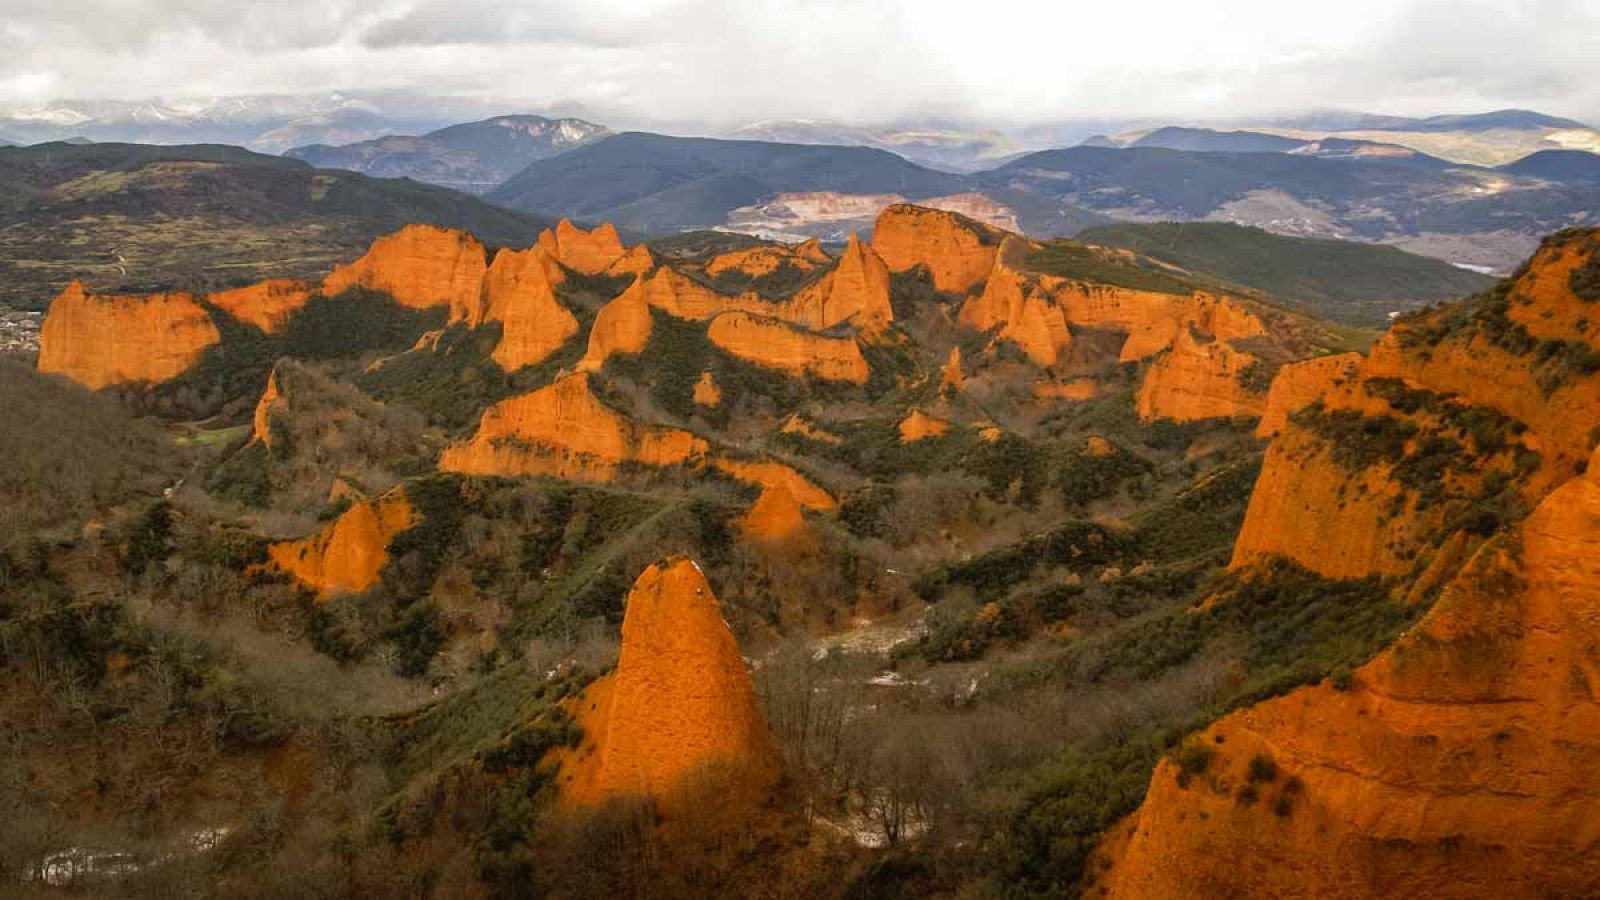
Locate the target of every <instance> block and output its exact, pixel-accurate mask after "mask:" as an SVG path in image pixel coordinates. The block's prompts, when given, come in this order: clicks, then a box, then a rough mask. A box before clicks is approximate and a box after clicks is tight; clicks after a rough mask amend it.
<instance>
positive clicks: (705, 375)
mask: <svg viewBox="0 0 1600 900" xmlns="http://www.w3.org/2000/svg"><path fill="white" fill-rule="evenodd" d="M694 402H695V404H696V405H698V406H709V407H715V406H717V404H719V403H721V402H722V389H721V388H719V387H717V380H716V379H715V378H713V377H711V373H710V372H701V373H700V380H699V381H696V382H695V383H694Z"/></svg>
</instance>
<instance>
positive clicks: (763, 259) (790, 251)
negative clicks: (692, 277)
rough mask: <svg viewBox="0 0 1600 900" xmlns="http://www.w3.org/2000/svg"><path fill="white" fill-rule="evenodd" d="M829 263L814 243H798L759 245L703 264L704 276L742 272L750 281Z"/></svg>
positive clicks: (816, 243)
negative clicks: (780, 271) (786, 268)
mask: <svg viewBox="0 0 1600 900" xmlns="http://www.w3.org/2000/svg"><path fill="white" fill-rule="evenodd" d="M829 262H831V260H830V259H829V258H828V254H827V253H825V252H823V249H822V245H821V244H820V243H818V242H817V241H816V240H809V241H806V242H804V243H801V244H794V245H789V244H762V245H760V246H757V247H748V248H746V249H744V250H731V251H729V252H727V253H721V254H718V255H717V256H715V257H712V259H711V261H710V262H708V263H706V274H707V275H710V276H711V277H713V278H715V277H716V276H718V275H721V274H722V273H723V272H730V271H732V272H742V273H744V274H745V275H748V276H750V277H751V278H760V277H761V276H763V275H771V274H772V273H773V272H776V271H778V269H780V268H782V267H783V266H786V265H788V266H793V267H794V268H797V269H800V270H802V271H808V272H809V271H812V270H815V269H817V268H820V267H822V266H825V265H827V264H828V263H829Z"/></svg>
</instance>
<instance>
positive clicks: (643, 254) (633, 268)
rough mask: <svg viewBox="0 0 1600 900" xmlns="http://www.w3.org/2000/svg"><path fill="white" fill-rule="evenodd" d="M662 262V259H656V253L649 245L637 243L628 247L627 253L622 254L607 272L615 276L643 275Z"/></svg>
mask: <svg viewBox="0 0 1600 900" xmlns="http://www.w3.org/2000/svg"><path fill="white" fill-rule="evenodd" d="M660 264H661V263H660V261H659V260H657V259H656V255H655V253H653V252H652V251H651V250H650V248H649V247H646V246H645V245H643V244H635V245H634V246H632V247H629V248H628V252H627V253H624V254H622V258H621V259H618V260H617V261H616V262H614V263H612V264H611V266H610V268H608V269H606V274H607V275H613V276H618V275H643V274H645V273H647V272H649V271H650V270H652V269H654V268H655V267H656V266H658V265H660Z"/></svg>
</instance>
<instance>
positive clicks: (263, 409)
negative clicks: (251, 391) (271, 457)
mask: <svg viewBox="0 0 1600 900" xmlns="http://www.w3.org/2000/svg"><path fill="white" fill-rule="evenodd" d="M287 406H288V403H287V401H285V400H284V397H283V391H282V390H281V389H280V388H279V386H278V368H277V366H274V367H273V368H272V371H271V372H270V373H268V375H267V386H266V389H264V390H263V391H262V392H261V399H259V400H257V401H256V410H255V414H254V415H253V416H252V417H251V430H250V441H251V443H256V444H261V445H262V446H264V447H267V448H268V449H271V447H272V443H273V437H272V417H273V416H274V415H275V414H277V413H279V412H280V411H282V410H283V409H284V408H286V407H287Z"/></svg>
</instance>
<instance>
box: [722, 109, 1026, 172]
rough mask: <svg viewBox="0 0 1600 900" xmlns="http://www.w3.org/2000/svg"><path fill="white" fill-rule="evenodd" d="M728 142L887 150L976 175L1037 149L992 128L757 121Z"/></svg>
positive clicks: (921, 162)
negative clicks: (825, 145) (826, 145)
mask: <svg viewBox="0 0 1600 900" xmlns="http://www.w3.org/2000/svg"><path fill="white" fill-rule="evenodd" d="M728 136H729V137H731V138H735V139H741V140H752V141H772V142H775V143H783V144H835V145H840V146H847V147H874V148H876V149H879V150H888V151H889V152H891V153H895V154H898V155H900V156H903V157H905V158H906V159H909V160H911V161H912V162H914V163H916V164H917V165H920V166H926V167H928V168H930V169H941V170H944V171H947V172H976V171H979V170H982V169H990V168H993V167H995V166H997V165H999V164H1001V163H1003V162H1005V161H1006V160H1007V159H1010V158H1012V157H1016V156H1020V155H1022V154H1023V153H1025V152H1027V151H1028V150H1036V149H1039V147H1038V146H1030V145H1027V144H1024V143H1022V142H1020V141H1019V140H1018V139H1017V138H1015V137H1012V136H1011V135H1008V134H1006V133H1004V132H1002V131H997V130H995V129H968V128H962V127H960V126H958V125H953V124H946V123H927V124H920V125H912V126H901V127H884V128H868V127H863V126H859V125H847V124H844V123H840V122H818V121H811V120H804V119H793V120H787V121H774V122H757V123H754V124H751V125H746V126H744V127H743V128H739V129H736V130H734V131H733V132H731V133H730V134H729V135H728Z"/></svg>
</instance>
